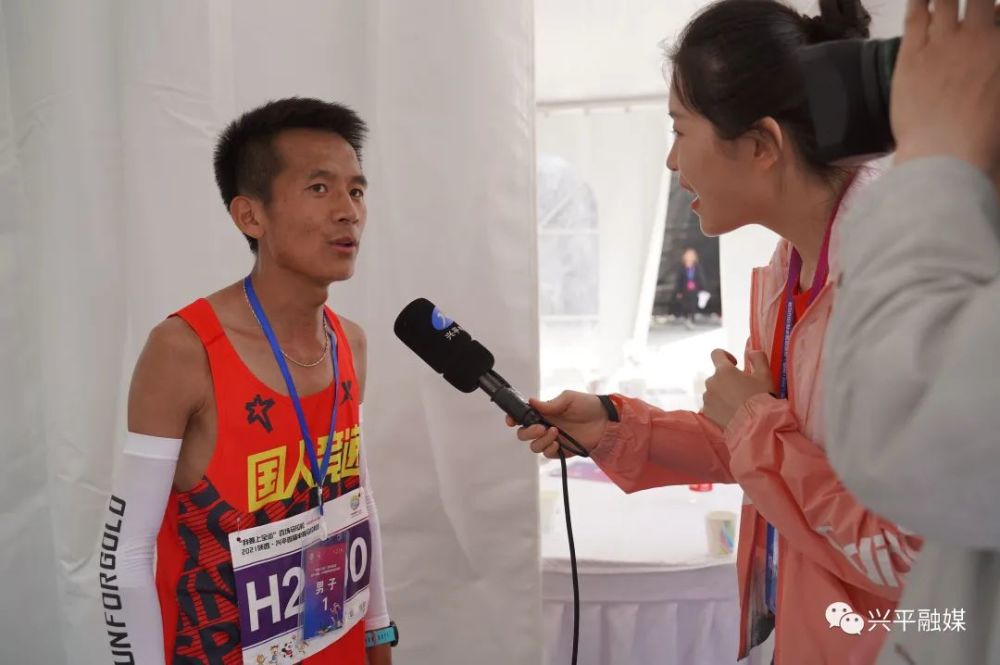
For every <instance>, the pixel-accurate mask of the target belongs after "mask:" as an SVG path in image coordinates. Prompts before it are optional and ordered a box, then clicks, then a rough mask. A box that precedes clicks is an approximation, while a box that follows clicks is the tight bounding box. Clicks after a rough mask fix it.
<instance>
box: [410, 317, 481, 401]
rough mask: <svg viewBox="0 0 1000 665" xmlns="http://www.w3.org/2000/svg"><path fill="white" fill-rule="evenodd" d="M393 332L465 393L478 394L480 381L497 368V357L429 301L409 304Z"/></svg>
mask: <svg viewBox="0 0 1000 665" xmlns="http://www.w3.org/2000/svg"><path fill="white" fill-rule="evenodd" d="M393 330H394V331H395V333H396V337H398V338H399V339H400V340H402V342H403V343H404V344H406V346H408V347H410V349H411V350H412V351H413V352H414V353H416V354H417V355H418V356H420V358H421V359H422V360H423V361H424V362H426V363H427V364H428V365H430V366H431V367H432V368H433V369H434V371H435V372H437V373H438V374H443V375H444V378H445V379H446V380H447V381H448V382H449V383H450V384H451V385H453V386H455V388H457V389H459V390H461V391H462V392H466V393H471V392H473V391H475V390H476V389H477V388H478V387H479V378H480V377H481V376H483V375H484V374H486V373H487V372H489V371H490V370H491V369H493V354H492V353H490V352H489V350H487V349H486V347H484V346H483V345H482V344H480V343H479V342H477V341H475V340H474V339H472V337H471V336H470V335H469V333H467V332H466V331H465V330H463V329H462V327H461V326H459V325H458V324H457V323H455V322H454V321H453V320H452V319H449V318H448V317H447V316H445V314H444V313H443V312H441V310H439V309H438V308H437V307H435V306H434V303H432V302H431V301H429V300H427V299H426V298H417V299H416V300H414V301H413V302H411V303H410V304H409V305H407V306H406V307H405V308H404V309H403V311H402V312H400V313H399V316H397V317H396V323H395V325H394V326H393Z"/></svg>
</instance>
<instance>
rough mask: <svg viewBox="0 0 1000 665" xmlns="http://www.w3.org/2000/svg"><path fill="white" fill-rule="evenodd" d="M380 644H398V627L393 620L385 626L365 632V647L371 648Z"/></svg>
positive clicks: (392, 645)
mask: <svg viewBox="0 0 1000 665" xmlns="http://www.w3.org/2000/svg"><path fill="white" fill-rule="evenodd" d="M380 644H388V645H389V646H391V647H394V646H396V645H397V644H399V629H398V628H396V622H395V621H390V622H389V625H388V626H386V627H385V628H379V629H378V630H369V631H368V632H366V633H365V648H367V649H371V648H372V647H377V646H378V645H380Z"/></svg>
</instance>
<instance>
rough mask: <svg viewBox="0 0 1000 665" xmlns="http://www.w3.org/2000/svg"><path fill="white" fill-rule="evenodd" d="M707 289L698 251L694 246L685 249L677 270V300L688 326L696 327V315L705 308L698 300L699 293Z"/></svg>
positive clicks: (689, 327)
mask: <svg viewBox="0 0 1000 665" xmlns="http://www.w3.org/2000/svg"><path fill="white" fill-rule="evenodd" d="M704 290H705V275H704V272H703V271H702V269H701V264H700V263H698V252H697V251H695V249H694V248H693V247H688V248H687V249H685V250H684V255H683V257H682V258H681V267H680V268H679V269H678V270H677V295H676V298H677V301H678V302H679V303H680V306H681V316H682V318H683V319H684V325H685V326H687V328H688V329H689V330H690V329H693V328H694V316H695V314H697V313H698V311H699V310H701V309H704V307H702V306H700V305H701V304H700V303H699V302H698V298H699V294H700V293H701V292H702V291H704Z"/></svg>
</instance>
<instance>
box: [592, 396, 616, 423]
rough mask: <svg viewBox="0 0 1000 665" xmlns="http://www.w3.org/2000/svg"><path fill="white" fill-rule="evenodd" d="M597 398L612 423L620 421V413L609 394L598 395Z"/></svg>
mask: <svg viewBox="0 0 1000 665" xmlns="http://www.w3.org/2000/svg"><path fill="white" fill-rule="evenodd" d="M597 399H599V400H601V406H603V407H604V410H605V411H607V413H608V420H610V421H611V422H613V423H618V422H621V414H619V413H618V407H617V406H615V402H614V399H613V398H612V397H611V395H598V396H597Z"/></svg>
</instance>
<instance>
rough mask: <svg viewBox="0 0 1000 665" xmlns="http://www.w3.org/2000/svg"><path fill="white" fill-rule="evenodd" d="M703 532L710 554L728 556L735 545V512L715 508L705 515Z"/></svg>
mask: <svg viewBox="0 0 1000 665" xmlns="http://www.w3.org/2000/svg"><path fill="white" fill-rule="evenodd" d="M705 534H706V536H708V553H709V555H711V556H728V555H730V554H732V553H733V549H734V548H735V545H736V513H733V512H730V511H728V510H716V511H713V512H710V513H708V514H707V515H705Z"/></svg>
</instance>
